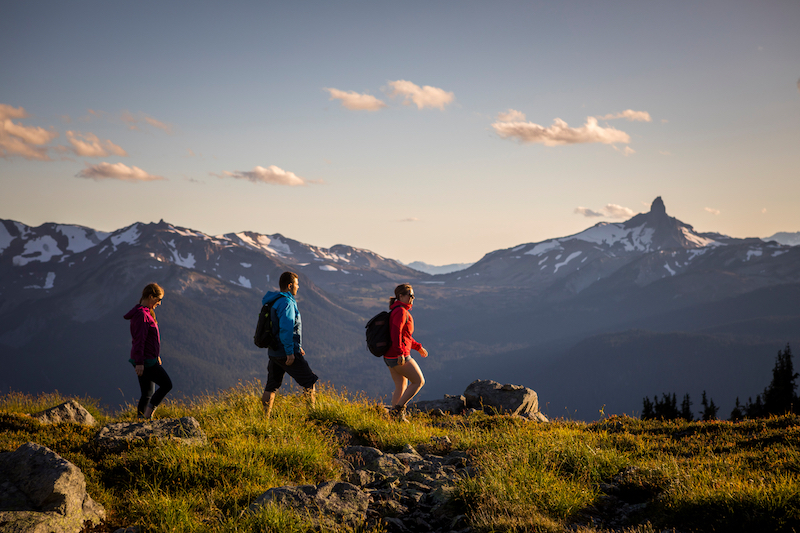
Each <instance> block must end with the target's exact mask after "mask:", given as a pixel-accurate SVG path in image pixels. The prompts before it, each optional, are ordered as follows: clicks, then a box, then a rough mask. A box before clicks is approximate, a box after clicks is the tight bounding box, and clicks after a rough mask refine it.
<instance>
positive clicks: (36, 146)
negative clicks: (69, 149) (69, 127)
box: [0, 104, 58, 161]
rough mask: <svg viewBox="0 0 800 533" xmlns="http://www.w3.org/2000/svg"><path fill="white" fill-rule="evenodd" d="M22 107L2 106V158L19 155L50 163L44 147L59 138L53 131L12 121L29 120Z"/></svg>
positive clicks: (0, 130) (0, 143)
mask: <svg viewBox="0 0 800 533" xmlns="http://www.w3.org/2000/svg"><path fill="white" fill-rule="evenodd" d="M27 117H28V113H27V112H26V111H25V109H24V108H22V107H17V108H15V107H11V106H10V105H6V104H0V157H10V156H14V155H18V156H21V157H24V158H25V159H38V160H40V161H50V156H49V155H47V150H48V148H47V147H45V146H44V145H45V144H47V143H49V142H50V141H52V140H53V139H55V138H56V137H58V133H57V132H55V131H52V130H46V129H44V128H40V127H36V126H23V125H21V124H17V123H15V122H14V121H13V120H12V119H15V118H16V119H20V118H27Z"/></svg>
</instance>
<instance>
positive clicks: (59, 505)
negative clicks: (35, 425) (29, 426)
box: [0, 442, 106, 533]
mask: <svg viewBox="0 0 800 533" xmlns="http://www.w3.org/2000/svg"><path fill="white" fill-rule="evenodd" d="M105 515H106V512H105V509H103V507H102V506H101V505H100V504H98V503H97V502H95V501H94V500H93V499H92V498H91V497H90V496H89V495H88V494H87V493H86V480H85V479H84V477H83V473H82V472H81V471H80V469H78V467H76V466H75V465H73V464H72V463H70V462H69V461H67V460H66V459H64V458H63V457H61V456H60V455H58V454H57V453H55V452H53V451H52V450H50V449H48V448H46V447H44V446H40V445H38V444H35V443H33V442H28V443H26V444H23V445H22V446H20V447H19V448H17V449H16V450H15V451H13V452H7V453H0V525H2V530H3V531H4V532H5V533H17V532H19V533H23V532H24V533H51V532H54V533H62V532H63V533H67V532H70V533H73V532H74V533H78V532H79V531H81V530H82V529H83V525H84V522H86V521H88V522H91V523H92V524H97V523H99V522H100V520H102V519H103V518H105Z"/></svg>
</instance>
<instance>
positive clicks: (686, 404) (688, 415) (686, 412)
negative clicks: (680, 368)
mask: <svg viewBox="0 0 800 533" xmlns="http://www.w3.org/2000/svg"><path fill="white" fill-rule="evenodd" d="M681 418H683V419H684V420H686V421H687V422H691V421H693V420H694V415H693V414H692V400H690V399H689V394H688V393H687V394H684V396H683V402H681Z"/></svg>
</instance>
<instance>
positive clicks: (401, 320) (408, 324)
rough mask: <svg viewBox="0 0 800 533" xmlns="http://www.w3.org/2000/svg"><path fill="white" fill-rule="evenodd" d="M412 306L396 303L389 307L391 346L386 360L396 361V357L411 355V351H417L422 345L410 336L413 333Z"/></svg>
mask: <svg viewBox="0 0 800 533" xmlns="http://www.w3.org/2000/svg"><path fill="white" fill-rule="evenodd" d="M411 306H412V304H404V303H403V302H401V301H396V302H395V303H393V304H392V305H391V309H395V308H398V307H399V309H397V311H392V313H391V316H390V318H389V337H390V338H391V339H392V346H391V347H390V348H389V351H388V352H386V355H384V357H386V358H387V359H397V358H398V357H400V356H401V355H402V356H408V355H411V350H417V351H419V349H420V348H422V345H421V344H420V343H418V342H417V341H415V340H414V338H413V337H412V336H411V335H412V334H413V333H414V319H413V318H412V317H411V313H409V311H411Z"/></svg>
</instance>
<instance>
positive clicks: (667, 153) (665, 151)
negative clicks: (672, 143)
mask: <svg viewBox="0 0 800 533" xmlns="http://www.w3.org/2000/svg"><path fill="white" fill-rule="evenodd" d="M658 153H659V154H661V155H672V152H668V151H667V150H659V151H658Z"/></svg>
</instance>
